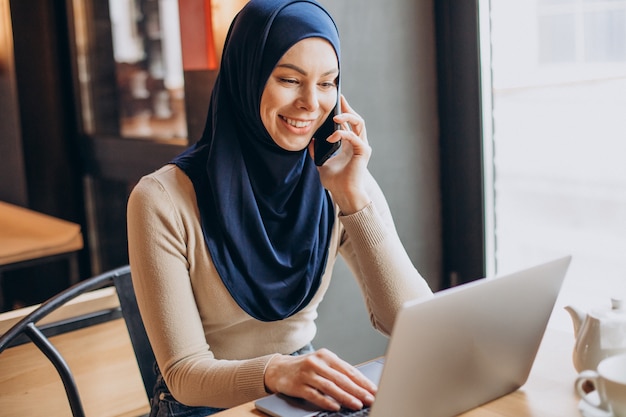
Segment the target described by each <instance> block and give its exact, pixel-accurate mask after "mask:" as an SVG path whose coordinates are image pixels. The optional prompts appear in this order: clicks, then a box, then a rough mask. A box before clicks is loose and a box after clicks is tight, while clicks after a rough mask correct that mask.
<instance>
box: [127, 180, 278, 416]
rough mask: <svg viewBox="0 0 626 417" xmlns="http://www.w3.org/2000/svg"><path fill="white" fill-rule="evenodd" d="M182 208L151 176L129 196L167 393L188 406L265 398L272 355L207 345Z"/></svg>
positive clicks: (142, 296)
mask: <svg viewBox="0 0 626 417" xmlns="http://www.w3.org/2000/svg"><path fill="white" fill-rule="evenodd" d="M185 215H186V214H185V213H181V212H180V208H179V207H178V205H175V204H173V202H172V197H171V196H170V195H169V194H168V192H167V190H165V189H164V187H163V186H162V184H161V183H159V182H158V181H157V180H156V179H155V178H153V177H150V176H149V177H145V178H143V179H142V180H141V181H140V182H139V184H138V185H137V186H136V187H135V189H134V190H133V192H132V193H131V196H130V198H129V202H128V210H127V217H128V245H129V259H130V265H131V270H132V279H133V284H134V286H135V291H136V294H137V301H138V304H139V308H140V311H141V315H142V318H143V321H144V324H145V327H146V331H147V333H148V337H149V339H150V343H151V344H152V347H153V350H154V353H155V356H156V359H157V363H158V365H159V368H160V369H161V372H162V374H163V377H164V379H165V382H166V384H167V386H168V388H169V389H170V391H171V393H172V395H173V396H174V397H175V398H176V399H177V400H178V401H179V402H181V403H183V404H187V405H190V406H212V407H220V408H226V407H231V406H235V405H238V404H241V403H244V402H247V401H250V400H253V399H255V398H259V397H262V396H264V395H266V392H265V387H264V371H265V367H266V365H267V363H268V361H269V360H270V358H271V357H272V355H265V356H261V357H257V358H251V359H245V360H219V359H216V358H215V356H214V354H213V352H212V351H211V349H210V346H209V345H208V344H207V341H206V337H205V333H204V330H203V325H202V321H201V318H200V314H199V312H198V308H197V306H196V301H195V298H194V293H193V290H192V285H191V280H190V277H189V263H188V261H187V259H188V257H187V253H186V251H187V240H186V238H187V235H186V233H187V232H186V229H185V227H184V220H183V219H184V216H185ZM187 215H188V214H187Z"/></svg>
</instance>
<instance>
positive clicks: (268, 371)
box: [263, 354, 282, 394]
mask: <svg viewBox="0 0 626 417" xmlns="http://www.w3.org/2000/svg"><path fill="white" fill-rule="evenodd" d="M281 356H282V355H280V354H276V355H274V356H272V357H271V358H270V359H269V360H268V361H267V364H266V365H265V371H264V372H263V384H264V385H265V391H266V392H267V393H268V394H274V393H275V392H277V390H276V387H275V384H274V381H275V380H276V376H277V375H278V373H279V372H278V371H277V370H276V368H277V364H276V362H278V361H280V358H281Z"/></svg>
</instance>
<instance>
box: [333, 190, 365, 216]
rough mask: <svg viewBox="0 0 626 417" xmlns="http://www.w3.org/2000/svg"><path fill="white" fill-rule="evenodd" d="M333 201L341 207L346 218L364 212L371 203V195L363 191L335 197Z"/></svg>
mask: <svg viewBox="0 0 626 417" xmlns="http://www.w3.org/2000/svg"><path fill="white" fill-rule="evenodd" d="M333 200H334V201H335V203H336V204H337V206H339V210H340V211H341V213H342V214H343V215H344V216H349V215H350V214H354V213H357V212H359V211H361V210H363V209H364V208H365V207H367V206H368V205H369V204H370V202H371V199H370V198H369V195H367V193H365V192H363V191H356V192H351V193H340V194H337V195H333Z"/></svg>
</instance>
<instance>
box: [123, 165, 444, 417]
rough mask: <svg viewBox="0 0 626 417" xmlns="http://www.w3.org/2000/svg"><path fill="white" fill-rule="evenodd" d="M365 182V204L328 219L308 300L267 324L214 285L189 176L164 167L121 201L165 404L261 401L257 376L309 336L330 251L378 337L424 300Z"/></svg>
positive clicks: (424, 289)
mask: <svg viewBox="0 0 626 417" xmlns="http://www.w3.org/2000/svg"><path fill="white" fill-rule="evenodd" d="M368 180H369V183H368V192H369V194H370V196H371V199H372V203H371V204H370V205H369V206H367V207H366V208H365V209H363V210H362V211H360V212H358V213H355V214H352V215H349V216H342V215H340V214H339V215H338V216H337V218H338V221H336V222H335V226H334V229H333V234H332V239H331V244H330V253H329V256H328V262H327V269H326V272H325V274H324V277H323V280H322V284H321V286H320V288H319V290H318V292H317V294H316V296H315V297H314V298H313V300H312V301H311V303H310V304H309V305H308V306H307V307H305V308H304V309H303V310H302V311H300V312H299V313H297V314H295V315H294V316H292V317H290V318H288V319H285V320H281V321H276V322H261V321H258V320H255V319H254V318H252V317H250V316H249V315H248V314H246V313H245V312H244V311H243V310H242V309H241V308H240V307H239V306H238V305H237V303H236V302H235V301H234V300H233V298H232V297H231V296H230V294H229V293H228V291H227V289H226V288H225V286H224V285H223V284H222V281H221V279H220V278H219V276H218V274H217V271H216V270H215V267H214V265H213V262H212V260H211V257H210V255H209V253H208V251H207V248H206V245H205V242H204V238H203V235H202V230H201V227H200V222H199V213H198V207H197V205H196V197H195V191H194V188H193V185H192V183H191V181H190V180H189V178H188V177H187V176H186V175H185V174H184V173H183V172H182V171H181V170H180V169H178V168H177V167H175V166H173V165H166V166H164V167H163V168H161V169H159V170H158V171H156V172H154V173H152V174H150V175H147V176H145V177H144V178H142V179H141V180H140V182H139V183H138V184H137V186H136V187H135V189H134V190H133V192H132V193H131V196H130V199H129V202H128V245H129V256H130V265H131V270H132V277H133V283H134V285H135V291H136V292H137V299H138V302H139V307H140V310H141V314H142V317H143V320H144V322H145V326H146V330H147V332H148V336H149V338H150V342H151V343H152V346H153V348H154V353H155V356H156V359H157V362H158V365H159V368H160V369H161V372H162V373H163V377H164V379H165V381H166V383H167V385H168V387H169V389H170V391H171V393H172V395H173V396H174V398H176V399H177V400H178V401H180V402H182V403H184V404H187V405H191V406H201V405H202V406H212V407H232V406H235V405H238V404H241V403H244V402H247V401H250V400H252V399H255V398H259V397H262V396H264V395H266V394H267V393H266V391H265V388H264V383H263V374H264V370H265V366H266V364H267V362H268V361H269V359H270V358H271V357H272V355H274V354H277V353H282V354H288V353H291V352H294V351H296V350H298V349H299V348H301V347H303V346H304V345H306V344H307V343H309V342H310V341H311V340H312V339H313V337H314V336H315V332H316V327H315V319H316V317H317V307H318V304H319V303H320V302H321V301H322V298H323V297H324V293H325V292H326V290H327V289H328V285H329V282H330V278H331V273H332V267H333V265H334V263H335V260H336V258H337V256H338V254H341V255H342V256H343V257H344V258H345V260H346V262H347V264H348V265H349V266H350V268H351V269H352V271H353V273H354V275H355V276H356V278H357V280H358V282H359V285H360V287H361V290H362V293H363V297H364V299H365V303H366V306H367V308H368V310H369V314H370V319H371V322H372V324H373V326H374V327H375V328H377V329H378V330H380V331H381V332H382V333H384V334H389V333H390V331H391V329H392V326H393V322H394V318H395V316H396V313H397V312H398V309H399V308H400V307H401V305H402V304H403V302H405V301H407V300H410V299H414V298H416V297H428V296H431V295H432V292H431V290H430V288H429V287H428V285H427V283H426V281H424V280H423V279H422V277H421V276H420V275H419V273H418V272H417V270H416V269H415V267H414V266H413V265H412V263H411V261H410V260H409V257H408V256H407V254H406V252H405V250H404V248H403V246H402V244H401V242H400V240H399V238H398V235H397V233H396V230H395V227H394V225H393V221H392V218H391V214H390V212H389V207H388V206H387V203H386V201H385V198H384V196H383V194H382V192H381V190H380V189H379V187H378V185H377V184H376V182H375V181H374V179H373V178H372V177H371V176H370V177H369V178H368ZM335 211H336V212H338V209H337V207H335ZM297 244H298V242H294V245H297ZM338 319H339V320H340V318H338Z"/></svg>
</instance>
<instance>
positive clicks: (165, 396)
mask: <svg viewBox="0 0 626 417" xmlns="http://www.w3.org/2000/svg"><path fill="white" fill-rule="evenodd" d="M310 352H313V346H312V345H311V344H308V345H306V346H305V347H303V348H302V349H299V350H297V351H295V352H294V353H292V355H294V356H297V355H303V354H305V353H310ZM154 370H155V372H156V374H157V382H156V385H155V386H154V391H153V397H152V401H151V403H150V417H205V416H210V415H212V414H215V413H218V412H220V411H223V410H224V408H213V407H190V406H188V405H184V404H181V403H179V402H178V401H176V399H175V398H174V397H173V396H172V394H171V393H170V390H169V388H167V385H165V381H164V380H163V375H161V371H160V370H159V367H158V366H157V365H156V364H155V365H154Z"/></svg>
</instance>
